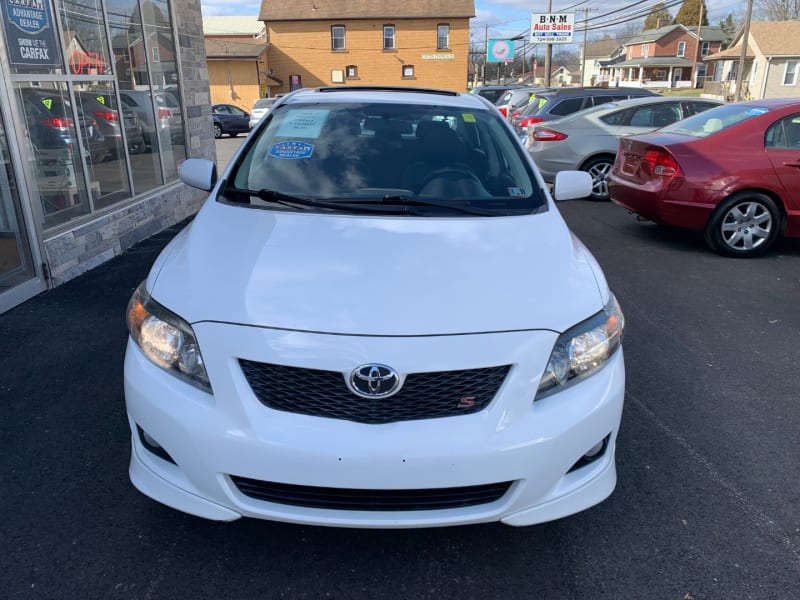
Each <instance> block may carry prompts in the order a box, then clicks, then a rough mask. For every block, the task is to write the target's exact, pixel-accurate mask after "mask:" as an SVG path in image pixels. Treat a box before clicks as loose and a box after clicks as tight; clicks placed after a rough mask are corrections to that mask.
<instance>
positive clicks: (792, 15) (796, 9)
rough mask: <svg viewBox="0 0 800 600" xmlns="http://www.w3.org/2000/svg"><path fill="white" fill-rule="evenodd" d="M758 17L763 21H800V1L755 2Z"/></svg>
mask: <svg viewBox="0 0 800 600" xmlns="http://www.w3.org/2000/svg"><path fill="white" fill-rule="evenodd" d="M753 8H754V11H753V12H754V13H755V15H756V17H757V18H758V19H760V20H762V21H791V20H793V19H800V0H755V2H754V3H753Z"/></svg>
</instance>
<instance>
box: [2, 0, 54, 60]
mask: <svg viewBox="0 0 800 600" xmlns="http://www.w3.org/2000/svg"><path fill="white" fill-rule="evenodd" d="M0 6H2V7H3V30H4V31H5V34H6V45H7V46H8V56H9V61H10V62H11V64H12V65H29V66H60V65H61V59H60V55H59V51H58V42H57V41H56V32H55V29H54V24H53V14H52V12H51V10H50V0H0Z"/></svg>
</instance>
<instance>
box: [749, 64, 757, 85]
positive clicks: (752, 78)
mask: <svg viewBox="0 0 800 600" xmlns="http://www.w3.org/2000/svg"><path fill="white" fill-rule="evenodd" d="M757 76H758V60H754V61H753V66H752V67H750V83H755V82H756V77H757Z"/></svg>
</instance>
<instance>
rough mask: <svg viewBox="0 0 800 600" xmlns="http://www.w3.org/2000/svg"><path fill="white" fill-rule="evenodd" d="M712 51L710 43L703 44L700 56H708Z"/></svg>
mask: <svg viewBox="0 0 800 600" xmlns="http://www.w3.org/2000/svg"><path fill="white" fill-rule="evenodd" d="M710 51H711V47H710V44H709V43H708V42H703V43H702V44H700V56H708V54H709V52H710Z"/></svg>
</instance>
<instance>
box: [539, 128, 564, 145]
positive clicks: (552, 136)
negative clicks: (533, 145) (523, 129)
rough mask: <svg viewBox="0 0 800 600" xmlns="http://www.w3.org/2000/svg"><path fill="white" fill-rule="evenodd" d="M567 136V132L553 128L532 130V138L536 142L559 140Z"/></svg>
mask: <svg viewBox="0 0 800 600" xmlns="http://www.w3.org/2000/svg"><path fill="white" fill-rule="evenodd" d="M567 137H568V136H567V134H565V133H561V132H560V131H555V130H553V129H536V130H534V132H533V139H535V140H536V141H537V142H560V141H561V140H565V139H567Z"/></svg>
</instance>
